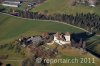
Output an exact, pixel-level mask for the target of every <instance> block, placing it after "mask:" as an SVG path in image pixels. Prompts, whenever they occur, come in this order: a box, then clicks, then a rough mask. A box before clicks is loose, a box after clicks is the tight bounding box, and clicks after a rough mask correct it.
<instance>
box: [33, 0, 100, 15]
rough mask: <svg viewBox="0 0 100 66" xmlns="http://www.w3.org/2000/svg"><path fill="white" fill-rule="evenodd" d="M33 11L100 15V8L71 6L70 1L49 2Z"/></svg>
mask: <svg viewBox="0 0 100 66" xmlns="http://www.w3.org/2000/svg"><path fill="white" fill-rule="evenodd" d="M31 11H33V12H43V13H45V11H48V13H49V14H53V13H66V14H76V13H96V14H99V15H100V12H99V11H100V6H96V7H94V8H93V7H89V6H85V5H76V6H70V5H69V0H63V1H62V0H47V1H46V2H45V3H42V4H40V5H39V6H36V7H35V8H33V9H32V10H31Z"/></svg>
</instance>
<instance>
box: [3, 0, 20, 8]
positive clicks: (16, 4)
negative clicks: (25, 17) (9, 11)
mask: <svg viewBox="0 0 100 66" xmlns="http://www.w3.org/2000/svg"><path fill="white" fill-rule="evenodd" d="M2 5H3V6H9V7H19V5H20V1H4V2H3V3H2Z"/></svg>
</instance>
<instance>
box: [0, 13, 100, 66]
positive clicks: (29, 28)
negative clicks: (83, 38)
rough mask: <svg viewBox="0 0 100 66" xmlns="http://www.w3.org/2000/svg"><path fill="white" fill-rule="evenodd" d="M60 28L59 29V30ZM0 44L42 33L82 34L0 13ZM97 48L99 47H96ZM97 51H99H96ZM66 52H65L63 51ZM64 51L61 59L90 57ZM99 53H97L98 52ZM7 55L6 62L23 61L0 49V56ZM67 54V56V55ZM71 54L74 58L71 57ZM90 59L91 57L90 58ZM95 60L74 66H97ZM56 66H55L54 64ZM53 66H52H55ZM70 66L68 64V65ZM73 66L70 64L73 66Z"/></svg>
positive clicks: (20, 57)
mask: <svg viewBox="0 0 100 66" xmlns="http://www.w3.org/2000/svg"><path fill="white" fill-rule="evenodd" d="M59 27H60V28H59ZM0 30H1V31H0V44H1V43H2V44H3V43H4V44H5V43H9V42H12V41H14V40H15V39H17V38H19V37H21V36H30V35H38V34H41V33H43V32H57V31H58V32H84V31H83V30H81V29H79V28H76V27H73V26H70V25H65V24H60V23H56V22H55V21H43V20H28V19H22V18H18V17H13V16H9V15H5V14H1V13H0ZM98 48H99V47H98ZM96 50H97V51H98V50H99V49H96ZM65 51H66V50H65ZM65 51H64V50H61V52H62V53H64V55H66V56H63V55H62V57H61V58H66V57H69V58H73V57H77V58H80V57H90V56H91V55H81V56H80V54H79V53H80V52H79V51H77V50H74V51H73V49H72V50H70V51H69V50H68V51H66V53H65ZM98 52H99V51H98ZM5 53H6V54H8V55H10V57H9V58H8V60H14V59H15V60H16V61H17V60H23V56H22V55H20V54H18V53H15V52H14V51H12V50H7V48H4V49H0V54H5ZM67 53H68V54H67ZM73 54H74V55H75V56H73ZM91 58H92V56H91ZM95 60H96V65H95V64H85V63H84V64H80V63H78V64H75V65H76V66H78V65H81V66H84V65H85V66H98V64H99V62H100V61H99V60H97V59H95ZM5 62H6V63H11V64H12V65H14V66H17V65H20V64H21V62H20V61H18V62H16V64H15V61H5ZM56 65H57V64H56ZM56 65H55V64H54V65H53V66H56ZM60 65H61V66H64V64H60ZM69 65H70V64H69ZM73 65H74V64H71V66H73ZM75 65H74V66H75Z"/></svg>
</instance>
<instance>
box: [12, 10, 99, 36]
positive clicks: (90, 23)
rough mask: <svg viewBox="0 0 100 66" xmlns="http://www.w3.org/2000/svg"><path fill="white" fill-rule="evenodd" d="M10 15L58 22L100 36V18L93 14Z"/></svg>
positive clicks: (25, 13)
mask: <svg viewBox="0 0 100 66" xmlns="http://www.w3.org/2000/svg"><path fill="white" fill-rule="evenodd" d="M12 15H14V16H19V17H23V18H30V19H42V20H56V21H59V22H64V23H68V24H72V25H75V26H78V27H81V28H84V29H86V30H88V31H92V32H96V33H98V34H100V27H99V25H100V16H99V15H96V14H95V13H87V14H83V13H76V15H67V14H52V15H47V14H43V13H39V12H30V11H20V10H19V11H17V12H16V13H13V14H12Z"/></svg>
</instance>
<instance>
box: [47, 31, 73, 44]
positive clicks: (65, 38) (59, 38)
mask: <svg viewBox="0 0 100 66" xmlns="http://www.w3.org/2000/svg"><path fill="white" fill-rule="evenodd" d="M70 38H71V36H70V33H69V32H67V33H65V35H62V34H59V33H58V32H57V33H56V34H55V35H54V40H53V42H52V43H47V44H48V45H52V44H54V43H57V44H59V45H65V44H68V45H69V44H71V40H70Z"/></svg>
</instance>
